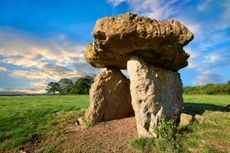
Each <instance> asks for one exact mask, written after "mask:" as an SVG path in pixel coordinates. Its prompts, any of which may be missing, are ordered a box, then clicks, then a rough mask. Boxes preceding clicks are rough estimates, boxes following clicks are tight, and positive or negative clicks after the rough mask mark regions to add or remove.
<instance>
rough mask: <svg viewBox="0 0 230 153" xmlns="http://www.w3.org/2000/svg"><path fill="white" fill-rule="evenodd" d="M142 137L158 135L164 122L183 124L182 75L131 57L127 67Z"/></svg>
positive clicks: (133, 103)
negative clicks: (157, 128)
mask: <svg viewBox="0 0 230 153" xmlns="http://www.w3.org/2000/svg"><path fill="white" fill-rule="evenodd" d="M127 69H128V73H129V76H130V91H131V96H132V106H133V109H134V112H135V118H136V123H137V131H138V134H139V136H156V133H154V127H156V126H158V122H159V120H160V119H163V118H164V119H169V120H171V121H173V122H174V123H179V120H180V114H181V112H182V108H183V98H182V83H181V79H180V74H179V73H177V72H173V71H170V70H165V69H162V68H160V67H157V66H154V65H151V64H148V63H146V62H145V61H144V60H143V59H142V58H140V57H135V56H133V57H131V58H130V59H129V61H128V64H127Z"/></svg>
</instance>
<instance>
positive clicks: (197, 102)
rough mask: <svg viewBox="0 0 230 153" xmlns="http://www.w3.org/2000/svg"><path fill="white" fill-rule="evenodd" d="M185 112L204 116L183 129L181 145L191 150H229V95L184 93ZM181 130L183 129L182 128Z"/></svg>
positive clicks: (212, 152) (214, 152)
mask: <svg viewBox="0 0 230 153" xmlns="http://www.w3.org/2000/svg"><path fill="white" fill-rule="evenodd" d="M184 100H185V101H186V103H185V111H186V113H189V114H192V115H196V114H199V115H201V116H202V117H204V119H205V120H204V122H200V123H199V122H197V121H194V122H193V123H192V124H191V125H189V126H188V127H186V128H185V129H184V132H185V133H184V137H182V139H183V140H182V142H183V145H184V146H185V147H186V148H189V150H190V151H192V152H207V153H222V152H223V153H225V152H226V153H228V152H230V112H225V111H223V110H224V106H226V105H227V104H230V95H185V96H184ZM182 130H183V129H182Z"/></svg>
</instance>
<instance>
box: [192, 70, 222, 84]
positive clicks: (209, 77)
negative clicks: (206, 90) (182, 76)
mask: <svg viewBox="0 0 230 153" xmlns="http://www.w3.org/2000/svg"><path fill="white" fill-rule="evenodd" d="M222 82H223V77H222V76H221V75H220V74H215V73H211V72H209V71H206V72H202V73H201V74H200V75H199V76H198V77H197V78H196V80H195V81H194V82H193V84H194V85H205V84H207V83H222Z"/></svg>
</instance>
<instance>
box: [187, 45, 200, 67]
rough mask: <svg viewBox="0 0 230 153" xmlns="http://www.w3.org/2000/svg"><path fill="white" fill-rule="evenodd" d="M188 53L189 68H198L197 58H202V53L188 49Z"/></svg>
mask: <svg viewBox="0 0 230 153" xmlns="http://www.w3.org/2000/svg"><path fill="white" fill-rule="evenodd" d="M185 51H186V52H188V53H189V55H190V57H189V59H188V67H187V68H189V69H190V68H196V67H197V62H196V58H197V57H199V56H200V53H199V52H198V51H194V50H192V49H191V48H186V49H185Z"/></svg>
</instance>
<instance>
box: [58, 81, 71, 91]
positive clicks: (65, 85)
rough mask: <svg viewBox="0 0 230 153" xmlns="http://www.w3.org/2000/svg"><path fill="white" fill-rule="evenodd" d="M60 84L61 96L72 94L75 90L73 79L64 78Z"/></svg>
mask: <svg viewBox="0 0 230 153" xmlns="http://www.w3.org/2000/svg"><path fill="white" fill-rule="evenodd" d="M58 83H59V84H60V94H63V95H65V94H70V92H71V90H72V88H73V81H72V80H71V79H67V78H63V79H61V80H60V81H59V82H58Z"/></svg>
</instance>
